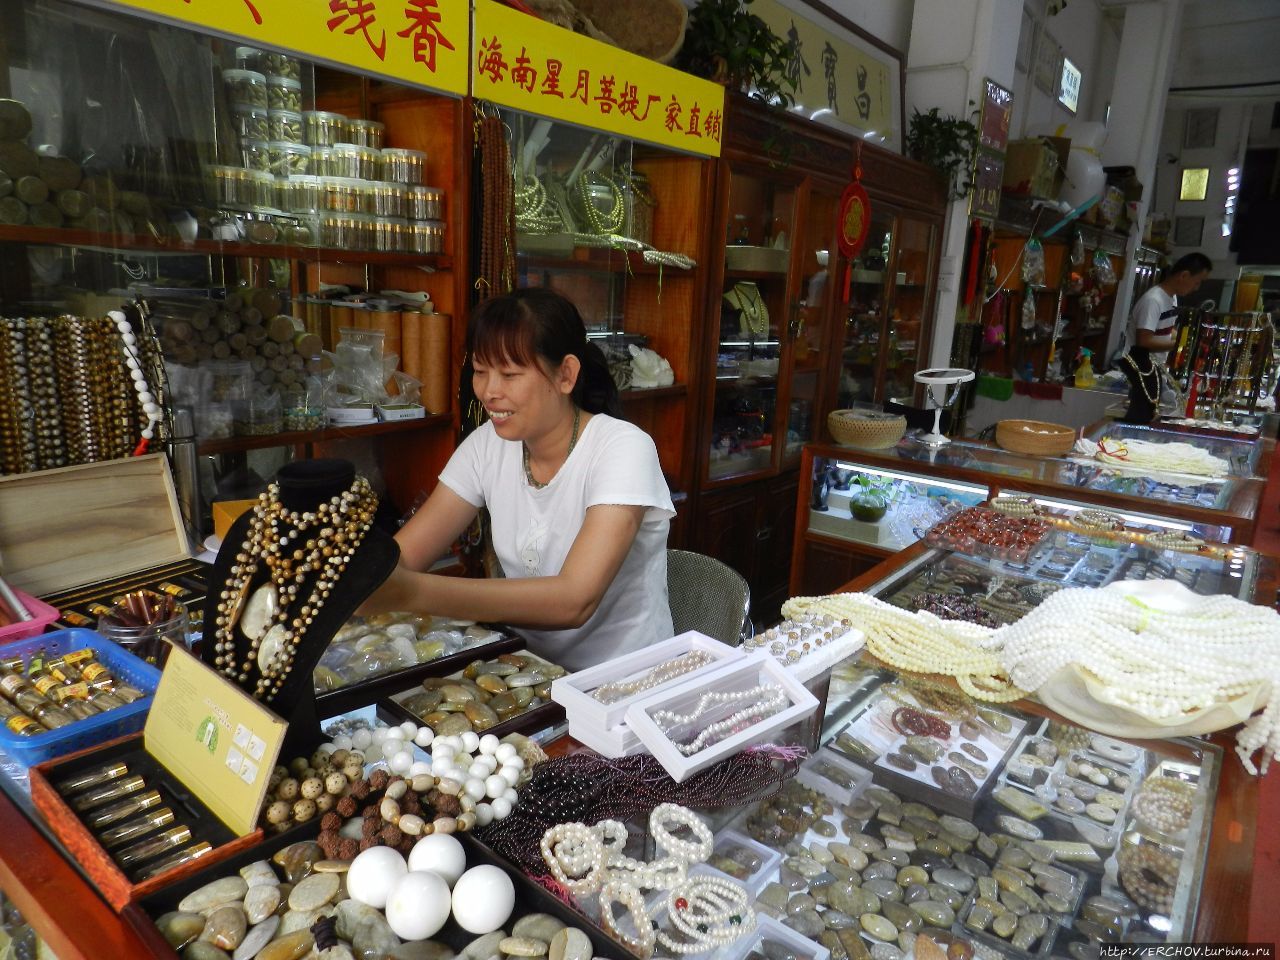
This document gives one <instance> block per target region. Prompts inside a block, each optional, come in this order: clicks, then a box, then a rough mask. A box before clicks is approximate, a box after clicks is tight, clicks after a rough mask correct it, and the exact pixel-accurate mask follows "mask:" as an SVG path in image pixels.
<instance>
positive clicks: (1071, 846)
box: [984, 782, 1119, 872]
mask: <svg viewBox="0 0 1280 960" xmlns="http://www.w3.org/2000/svg"><path fill="white" fill-rule="evenodd" d="M991 798H992V799H993V800H994V801H995V804H994V805H991V806H989V807H987V808H985V810H984V819H985V821H987V822H989V823H990V825H991V829H992V832H993V833H994V834H1005V835H1007V836H1010V837H1014V838H1017V839H1019V840H1022V841H1024V842H1027V843H1035V844H1039V845H1041V846H1040V847H1037V848H1036V849H1041V848H1043V849H1045V850H1048V851H1050V852H1051V853H1052V857H1051V859H1052V860H1053V861H1054V862H1061V863H1067V864H1070V865H1072V866H1077V867H1080V868H1081V869H1084V870H1090V871H1093V872H1098V871H1100V870H1102V868H1103V860H1104V859H1105V858H1106V857H1107V856H1108V855H1109V854H1110V852H1111V851H1112V850H1113V849H1114V848H1115V845H1116V842H1117V841H1118V840H1119V830H1118V828H1117V827H1116V826H1115V825H1112V826H1104V825H1103V824H1101V823H1098V822H1096V821H1092V820H1088V819H1086V818H1084V817H1075V816H1071V815H1069V814H1066V813H1064V812H1062V811H1061V810H1055V809H1051V808H1050V807H1049V806H1048V804H1047V803H1045V802H1044V801H1042V800H1041V799H1040V798H1039V797H1038V796H1037V795H1036V794H1034V793H1032V792H1029V791H1027V790H1026V789H1025V788H1022V787H1020V786H1018V785H1016V784H1012V783H1007V782H1006V783H1002V784H1001V785H1000V786H998V787H996V788H995V789H994V790H993V791H991ZM1005 810H1007V811H1011V812H1008V813H1006V812H1002V811H1005Z"/></svg>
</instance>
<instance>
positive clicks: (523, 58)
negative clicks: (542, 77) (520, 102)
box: [511, 47, 538, 93]
mask: <svg viewBox="0 0 1280 960" xmlns="http://www.w3.org/2000/svg"><path fill="white" fill-rule="evenodd" d="M529 63H530V61H529V54H528V52H527V51H526V50H525V48H524V47H521V48H520V56H518V57H516V65H515V66H514V67H512V68H511V82H512V83H514V84H515V85H516V86H517V87H521V88H523V90H524V91H525V93H533V88H534V87H536V86H537V85H538V71H537V70H535V69H534V68H533V67H531V66H530V65H529Z"/></svg>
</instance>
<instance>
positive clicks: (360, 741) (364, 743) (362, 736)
mask: <svg viewBox="0 0 1280 960" xmlns="http://www.w3.org/2000/svg"><path fill="white" fill-rule="evenodd" d="M371 743H373V734H372V733H370V732H369V731H368V730H357V731H356V732H355V733H353V734H352V735H351V746H353V747H355V748H356V749H357V750H368V749H369V744H371Z"/></svg>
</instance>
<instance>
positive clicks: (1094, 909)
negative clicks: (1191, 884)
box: [1059, 890, 1150, 960]
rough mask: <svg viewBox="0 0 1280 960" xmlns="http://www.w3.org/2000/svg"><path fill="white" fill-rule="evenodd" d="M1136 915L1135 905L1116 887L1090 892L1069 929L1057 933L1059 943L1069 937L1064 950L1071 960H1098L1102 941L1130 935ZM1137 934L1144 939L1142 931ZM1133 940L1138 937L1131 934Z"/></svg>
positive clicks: (1138, 922) (1138, 920)
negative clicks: (1099, 891) (1115, 888)
mask: <svg viewBox="0 0 1280 960" xmlns="http://www.w3.org/2000/svg"><path fill="white" fill-rule="evenodd" d="M1139 916H1140V910H1139V908H1138V905H1137V904H1136V903H1134V902H1133V901H1132V900H1130V899H1129V898H1128V897H1126V896H1125V895H1124V894H1123V893H1122V892H1120V891H1119V890H1111V891H1108V892H1106V893H1097V894H1094V895H1093V896H1091V897H1086V898H1085V901H1084V902H1083V903H1082V904H1081V905H1080V913H1079V915H1078V916H1077V917H1076V918H1075V920H1074V921H1073V922H1072V923H1071V925H1070V929H1069V930H1065V931H1063V933H1061V934H1060V935H1059V944H1060V945H1061V943H1062V941H1063V940H1065V939H1067V938H1068V937H1070V938H1071V939H1070V941H1069V942H1067V944H1066V952H1067V954H1068V955H1070V956H1071V957H1072V958H1074V960H1098V957H1099V955H1100V953H1101V946H1102V944H1104V943H1124V942H1126V940H1129V939H1130V934H1129V931H1130V930H1134V929H1135V928H1136V927H1137V926H1138V925H1139V924H1140V919H1139ZM1141 937H1142V938H1143V939H1146V934H1145V932H1143V933H1142V934H1141ZM1133 941H1134V942H1140V941H1139V937H1133ZM1148 942H1150V941H1149V940H1148ZM1059 952H1061V951H1059Z"/></svg>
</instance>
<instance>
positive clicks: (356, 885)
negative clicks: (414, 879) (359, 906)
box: [347, 847, 409, 910]
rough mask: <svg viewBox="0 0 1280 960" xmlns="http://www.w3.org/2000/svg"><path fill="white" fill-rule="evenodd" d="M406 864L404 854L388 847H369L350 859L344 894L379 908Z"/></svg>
mask: <svg viewBox="0 0 1280 960" xmlns="http://www.w3.org/2000/svg"><path fill="white" fill-rule="evenodd" d="M408 872H409V867H408V865H407V864H406V863H405V861H404V857H402V856H400V854H399V853H398V852H397V851H395V850H392V849H391V848H390V847H370V848H369V849H368V850H364V851H362V852H361V853H360V854H359V855H357V856H356V858H355V859H354V860H352V861H351V867H350V868H349V869H348V870H347V893H348V895H350V897H351V899H352V900H358V901H360V902H361V903H363V904H366V905H367V906H370V907H374V908H375V909H378V910H381V909H382V908H383V907H385V906H386V905H387V897H389V896H390V895H391V891H392V890H394V889H395V886H396V884H397V883H398V882H399V881H400V878H401V877H403V876H404V875H405V874H406V873H408Z"/></svg>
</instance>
